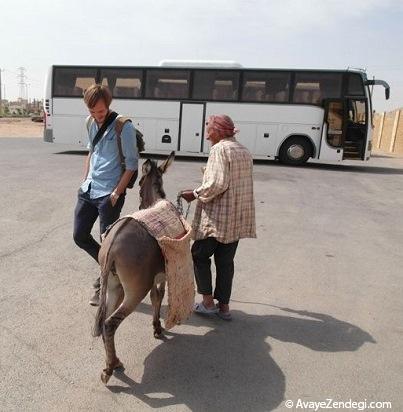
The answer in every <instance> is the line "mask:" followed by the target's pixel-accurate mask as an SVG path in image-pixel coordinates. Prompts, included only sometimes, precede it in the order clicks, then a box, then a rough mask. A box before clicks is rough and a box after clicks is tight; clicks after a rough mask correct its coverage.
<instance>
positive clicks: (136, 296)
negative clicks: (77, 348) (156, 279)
mask: <svg viewBox="0 0 403 412" xmlns="http://www.w3.org/2000/svg"><path fill="white" fill-rule="evenodd" d="M123 289H124V295H125V296H124V299H123V302H122V303H121V305H120V306H119V307H118V308H117V309H116V310H115V311H114V312H113V313H112V315H111V316H109V317H108V318H107V319H106V321H105V325H104V331H103V335H102V337H103V341H104V346H105V352H106V368H105V369H104V370H103V371H102V374H101V380H102V382H103V383H104V384H106V383H107V382H108V380H109V378H110V377H111V376H112V373H113V371H114V369H116V368H120V367H122V366H123V365H122V363H121V362H120V360H119V358H118V357H117V356H116V349H115V332H116V329H117V328H118V327H119V325H120V324H121V323H122V321H123V320H124V319H125V318H126V317H127V316H129V315H130V314H131V313H132V312H133V311H134V309H135V308H136V306H137V305H138V304H139V303H140V302H141V301H142V300H143V299H144V297H145V295H146V294H147V293H148V289H147V290H145V291H144V290H143V291H141V292H140V293H139V292H137V293H136V292H131V291H128V290H126V288H125V287H124V286H123Z"/></svg>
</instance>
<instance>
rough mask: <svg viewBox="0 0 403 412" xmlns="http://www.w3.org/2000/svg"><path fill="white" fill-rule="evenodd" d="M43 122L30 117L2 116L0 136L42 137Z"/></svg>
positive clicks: (0, 119)
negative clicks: (34, 120) (37, 121)
mask: <svg viewBox="0 0 403 412" xmlns="http://www.w3.org/2000/svg"><path fill="white" fill-rule="evenodd" d="M42 136H43V123H36V122H33V121H32V120H31V119H30V118H15V117H8V118H4V117H2V118H0V137H42Z"/></svg>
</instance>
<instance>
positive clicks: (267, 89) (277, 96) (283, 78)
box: [242, 71, 290, 103]
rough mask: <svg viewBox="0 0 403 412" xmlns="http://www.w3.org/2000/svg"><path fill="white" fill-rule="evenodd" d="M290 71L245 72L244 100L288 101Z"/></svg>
mask: <svg viewBox="0 0 403 412" xmlns="http://www.w3.org/2000/svg"><path fill="white" fill-rule="evenodd" d="M289 86H290V73H288V72H278V73H276V72H264V73H263V72H249V71H248V72H245V73H244V76H243V84H242V101H244V102H272V103H274V102H288V97H289Z"/></svg>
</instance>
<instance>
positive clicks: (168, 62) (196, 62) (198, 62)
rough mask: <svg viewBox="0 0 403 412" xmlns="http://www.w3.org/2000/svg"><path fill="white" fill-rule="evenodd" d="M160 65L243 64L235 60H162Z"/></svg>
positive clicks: (234, 66) (228, 66)
mask: <svg viewBox="0 0 403 412" xmlns="http://www.w3.org/2000/svg"><path fill="white" fill-rule="evenodd" d="M159 66H163V67H182V68H184V67H186V68H195V67H197V68H220V69H241V68H242V67H243V66H242V64H240V63H238V62H236V61H233V60H161V61H160V63H159Z"/></svg>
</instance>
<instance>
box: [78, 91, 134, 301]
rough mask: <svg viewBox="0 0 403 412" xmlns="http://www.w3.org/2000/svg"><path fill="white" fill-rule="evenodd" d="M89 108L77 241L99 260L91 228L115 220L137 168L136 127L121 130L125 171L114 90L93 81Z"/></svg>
mask: <svg viewBox="0 0 403 412" xmlns="http://www.w3.org/2000/svg"><path fill="white" fill-rule="evenodd" d="M84 102H85V104H86V105H87V107H88V110H89V112H90V117H89V118H88V119H87V125H88V138H89V145H88V148H89V154H88V156H87V158H86V161H85V172H84V178H83V182H82V183H81V186H80V188H79V191H78V199H77V204H76V208H75V211H74V234H73V238H74V241H75V243H76V244H77V245H78V246H79V247H80V248H82V249H84V250H85V251H86V252H87V253H88V254H89V255H90V256H91V257H92V258H93V259H95V260H96V261H97V262H98V252H99V249H100V245H99V243H98V242H97V241H96V240H95V239H94V238H93V236H92V235H91V230H92V228H93V226H94V224H95V221H96V220H97V218H99V226H100V234H102V233H104V232H105V230H106V228H107V227H108V226H109V225H111V224H112V223H113V222H115V221H116V220H117V219H118V218H119V216H120V212H121V210H122V207H123V204H124V201H125V195H126V187H127V185H128V183H129V181H130V179H131V178H132V176H133V174H134V173H137V168H138V151H137V146H136V131H135V129H134V127H133V125H132V123H131V122H126V123H125V124H124V126H123V129H122V132H121V144H122V153H123V156H124V161H125V166H126V169H125V171H124V173H122V167H121V159H120V154H119V148H118V142H117V136H116V131H115V121H116V116H117V114H116V113H114V112H111V110H110V109H109V106H110V104H111V102H112V94H111V92H110V91H109V89H108V88H107V87H106V86H101V85H98V84H96V85H93V86H91V87H89V88H88V89H87V90H86V91H85V94H84ZM93 286H94V288H95V294H94V296H93V297H92V298H91V300H90V304H91V305H93V306H97V305H98V300H99V287H100V285H99V279H97V281H96V282H95V283H94V285H93Z"/></svg>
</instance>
